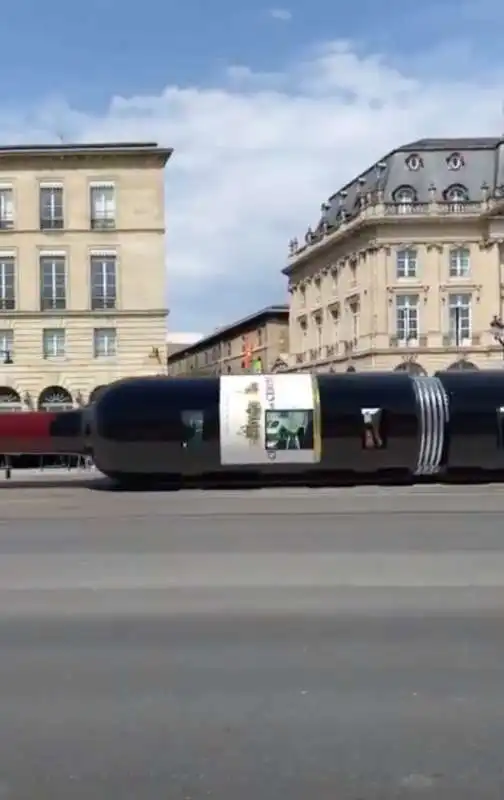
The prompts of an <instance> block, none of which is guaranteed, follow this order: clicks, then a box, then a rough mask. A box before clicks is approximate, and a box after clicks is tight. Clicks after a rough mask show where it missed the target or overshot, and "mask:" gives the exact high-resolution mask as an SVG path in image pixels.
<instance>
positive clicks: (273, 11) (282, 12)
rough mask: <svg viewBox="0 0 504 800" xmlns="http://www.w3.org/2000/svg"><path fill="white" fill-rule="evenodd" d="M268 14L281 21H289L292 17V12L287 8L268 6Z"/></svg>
mask: <svg viewBox="0 0 504 800" xmlns="http://www.w3.org/2000/svg"><path fill="white" fill-rule="evenodd" d="M268 14H269V15H270V17H272V18H273V19H278V20H280V21H281V22H290V20H291V19H292V12H291V11H289V9H288V8H270V10H269V11H268Z"/></svg>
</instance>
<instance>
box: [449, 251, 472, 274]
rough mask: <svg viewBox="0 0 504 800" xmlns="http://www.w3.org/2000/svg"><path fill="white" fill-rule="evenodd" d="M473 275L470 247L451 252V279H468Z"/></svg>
mask: <svg viewBox="0 0 504 800" xmlns="http://www.w3.org/2000/svg"><path fill="white" fill-rule="evenodd" d="M470 273H471V253H470V251H469V248H468V247H455V248H454V249H453V250H450V278H468V277H469V275H470Z"/></svg>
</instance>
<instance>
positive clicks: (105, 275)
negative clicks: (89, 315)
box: [91, 256, 117, 310]
mask: <svg viewBox="0 0 504 800" xmlns="http://www.w3.org/2000/svg"><path fill="white" fill-rule="evenodd" d="M116 295H117V292H116V258H115V256H106V257H100V256H92V257H91V308H92V309H93V310H95V309H100V308H102V309H105V308H115V307H116V300H117V296H116Z"/></svg>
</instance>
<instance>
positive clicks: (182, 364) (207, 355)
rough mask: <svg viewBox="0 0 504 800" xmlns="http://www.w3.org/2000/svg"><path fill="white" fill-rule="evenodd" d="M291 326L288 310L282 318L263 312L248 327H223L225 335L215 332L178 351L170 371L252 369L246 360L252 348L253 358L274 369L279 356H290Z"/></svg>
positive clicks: (230, 372)
mask: <svg viewBox="0 0 504 800" xmlns="http://www.w3.org/2000/svg"><path fill="white" fill-rule="evenodd" d="M288 329H289V322H288V316H287V313H285V314H283V315H282V317H281V318H278V316H275V315H273V316H272V318H271V319H268V318H265V317H264V316H261V317H260V318H259V319H258V320H257V322H256V323H254V321H253V320H252V321H251V324H250V326H249V327H247V328H242V327H239V329H233V326H230V327H229V328H225V329H223V332H222V336H221V337H219V336H217V337H216V336H215V335H212V337H207V338H206V339H203V340H201V342H200V343H197V344H196V345H194V346H192V347H191V348H189V350H182V351H180V352H179V353H178V354H175V355H174V356H173V357H172V358H171V359H170V360H169V366H168V369H169V373H170V374H172V375H174V376H177V375H194V374H210V375H211V374H215V375H221V374H222V375H226V374H240V373H243V372H250V369H251V367H250V366H247V364H246V353H247V352H248V351H249V352H250V354H251V357H252V360H255V359H259V358H260V359H261V364H262V371H263V372H267V371H271V370H273V369H274V368H276V366H277V363H278V360H279V359H282V360H284V361H285V362H287V360H288V351H289V343H288Z"/></svg>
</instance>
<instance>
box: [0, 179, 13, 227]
mask: <svg viewBox="0 0 504 800" xmlns="http://www.w3.org/2000/svg"><path fill="white" fill-rule="evenodd" d="M13 227H14V192H13V190H12V188H11V187H9V186H3V187H1V188H0V230H2V231H8V230H12V228H13Z"/></svg>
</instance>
